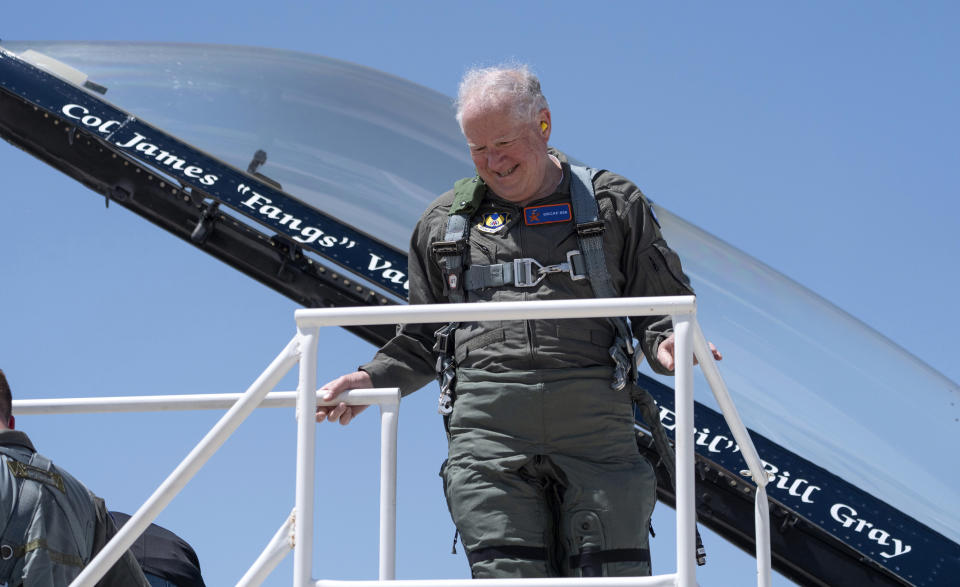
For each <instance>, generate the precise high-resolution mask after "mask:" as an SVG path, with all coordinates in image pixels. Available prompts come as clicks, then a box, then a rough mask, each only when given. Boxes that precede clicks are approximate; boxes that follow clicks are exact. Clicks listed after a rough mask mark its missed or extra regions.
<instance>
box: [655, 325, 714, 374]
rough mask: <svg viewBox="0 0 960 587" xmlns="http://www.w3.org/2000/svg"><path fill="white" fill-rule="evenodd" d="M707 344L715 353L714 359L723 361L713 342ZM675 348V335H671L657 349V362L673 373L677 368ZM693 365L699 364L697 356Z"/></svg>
mask: <svg viewBox="0 0 960 587" xmlns="http://www.w3.org/2000/svg"><path fill="white" fill-rule="evenodd" d="M707 344H708V345H709V346H710V352H712V353H713V358H714V359H716V360H718V361H722V360H723V355H721V354H720V351H718V350H717V347H715V346H714V345H713V343H712V342H708V343H707ZM675 346H676V342H675V341H674V339H673V334H671V335H670V336H668V337H667V338H666V340H664V341H663V342H661V343H660V348H658V349H657V360H658V361H660V364H661V365H663V367H664V368H665V369H667V370H668V371H673V368H674V367H675V366H676V361H675V360H674V358H673V352H674V348H675ZM693 364H694V365H696V364H697V357H696V356H694V357H693Z"/></svg>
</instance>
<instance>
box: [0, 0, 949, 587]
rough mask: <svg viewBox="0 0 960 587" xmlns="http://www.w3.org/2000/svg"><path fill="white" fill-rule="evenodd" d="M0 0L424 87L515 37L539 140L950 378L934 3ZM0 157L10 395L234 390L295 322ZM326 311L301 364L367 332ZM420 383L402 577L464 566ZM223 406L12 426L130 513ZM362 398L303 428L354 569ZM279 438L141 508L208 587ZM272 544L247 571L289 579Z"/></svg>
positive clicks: (250, 537)
mask: <svg viewBox="0 0 960 587" xmlns="http://www.w3.org/2000/svg"><path fill="white" fill-rule="evenodd" d="M2 14H3V16H2V19H0V39H4V40H124V41H164V42H190V43H217V44H228V45H254V46H262V47H270V48H278V49H288V50H294V51H302V52H306V53H311V54H316V55H323V56H327V57H332V58H336V59H342V60H346V61H350V62H353V63H358V64H362V65H365V66H368V67H372V68H374V69H378V70H381V71H384V72H387V73H390V74H392V75H396V76H399V77H402V78H406V79H408V80H411V81H413V82H416V83H418V84H421V85H424V86H426V87H429V88H431V89H434V90H437V91H440V92H443V93H445V94H448V95H452V94H453V93H454V92H455V89H456V84H457V81H458V79H459V77H460V75H462V73H463V72H464V70H465V69H466V68H467V67H469V66H472V65H485V64H492V63H498V62H501V61H504V60H519V61H523V62H527V63H529V64H531V66H532V67H533V69H534V70H535V71H536V72H537V73H538V74H539V75H540V77H541V80H542V81H543V87H544V92H545V93H546V95H547V97H548V99H549V100H550V104H551V108H552V113H553V123H554V131H553V136H552V139H551V142H552V143H553V144H554V145H556V146H558V147H559V148H561V149H563V150H565V151H567V152H570V153H572V154H574V155H576V156H577V157H579V158H581V159H583V160H586V161H589V162H591V163H596V164H597V165H600V166H603V167H605V168H608V169H611V170H615V171H617V172H619V173H621V174H623V175H625V176H627V177H629V178H631V179H633V180H634V181H635V182H636V183H637V184H638V185H639V186H640V187H641V189H643V191H644V192H645V193H646V194H647V195H648V196H650V197H651V198H652V199H654V200H655V201H656V202H657V203H659V204H660V205H662V206H664V207H666V208H668V209H669V210H671V211H672V212H673V213H675V214H677V215H679V216H681V217H683V218H685V219H686V220H688V221H690V222H692V223H694V224H696V225H698V226H700V227H701V228H703V229H705V230H706V231H708V232H710V233H712V234H713V235H715V236H717V237H719V238H720V239H722V240H724V241H726V242H727V243H730V244H731V245H733V246H734V247H736V248H739V249H741V250H743V251H745V252H746V253H748V254H749V255H752V256H754V257H755V258H757V259H759V260H760V261H762V262H763V263H766V264H768V265H770V266H771V267H773V268H775V269H777V270H778V271H780V272H782V273H784V274H785V275H787V276H789V277H790V278H792V279H794V280H796V281H798V282H800V283H801V284H803V285H805V286H806V287H808V288H810V289H811V290H813V291H814V292H816V293H818V294H820V295H822V296H823V297H825V298H826V299H828V300H830V301H831V302H833V303H835V304H836V305H837V306H839V307H840V308H842V309H844V310H846V311H847V312H849V313H851V314H852V315H853V316H855V317H856V318H858V319H860V320H862V321H863V322H865V323H866V324H868V325H870V326H871V327H872V328H874V329H876V330H877V331H878V332H879V333H881V334H882V335H884V336H886V337H888V338H890V339H891V340H893V341H895V342H896V343H897V344H899V345H901V346H902V347H903V348H904V349H906V350H907V351H908V352H910V353H912V354H914V355H916V356H917V357H919V358H920V359H921V360H923V361H925V362H926V363H928V364H929V365H930V366H932V367H933V368H934V369H936V370H938V371H940V372H941V373H943V374H944V375H945V376H946V377H948V378H949V379H951V380H952V381H954V382H956V381H960V363H958V362H957V361H956V360H955V359H954V355H955V348H956V334H955V333H956V332H957V331H958V328H960V310H958V309H957V305H956V303H955V295H954V294H955V292H956V291H957V289H958V285H960V283H958V281H960V277H958V271H957V270H956V267H957V260H956V257H957V254H958V252H960V198H958V197H957V196H958V188H957V186H958V185H960V182H958V179H960V178H958V177H957V174H958V170H960V149H958V148H957V143H956V140H957V139H956V137H958V136H960V121H958V115H957V112H956V104H958V103H960V79H958V76H960V74H958V70H957V68H956V66H955V62H956V55H958V54H960V47H958V45H960V41H958V40H957V37H956V34H955V31H956V30H957V28H958V25H960V22H958V21H960V9H957V8H956V7H955V6H954V5H952V4H951V3H948V2H925V3H916V4H906V3H901V2H886V1H878V2H869V3H867V2H862V3H853V2H851V3H842V4H838V3H831V2H808V3H803V4H802V5H793V4H791V5H786V4H779V5H772V4H771V3H760V2H742V3H723V4H717V3H695V2H678V3H670V4H669V6H666V5H663V4H662V3H652V2H599V3H592V4H590V5H589V6H588V5H587V4H585V3H573V2H565V1H554V2H532V1H531V2H501V1H489V2H483V3H466V2H364V1H355V2H275V3H271V4H265V3H250V2H239V1H234V2H220V1H216V2H204V3H199V2H181V1H178V0H170V1H167V2H164V3H161V4H156V3H130V2H123V3H121V2H108V1H93V2H85V3H82V4H81V3H73V2H59V1H53V2H46V3H43V4H42V5H39V4H35V3H26V2H19V3H10V2H7V3H5V5H4V7H3V12H2ZM0 174H2V177H3V178H4V183H3V184H2V185H3V187H2V190H3V193H2V195H0V201H2V206H0V227H2V228H0V276H2V278H0V368H3V369H4V370H5V371H6V373H7V375H8V378H9V379H10V382H11V385H12V386H13V389H14V395H15V398H21V399H26V398H45V397H78V396H98V395H156V394H169V393H230V392H240V391H243V390H244V389H246V387H247V386H248V385H249V384H250V383H251V382H252V381H253V380H254V379H255V378H256V376H257V375H258V374H259V373H260V371H261V370H262V369H263V368H264V367H265V366H266V365H267V364H268V363H269V362H270V360H271V359H272V358H273V357H274V356H275V355H276V353H278V352H279V351H280V350H281V349H282V348H283V346H284V345H285V344H286V342H287V341H288V340H289V339H290V337H292V335H293V334H294V322H293V311H294V309H296V305H295V304H294V303H292V302H290V301H289V300H287V299H285V298H283V297H281V296H280V295H279V294H276V293H274V292H272V291H270V290H268V289H266V288H265V287H263V286H261V285H259V284H257V283H255V282H254V281H252V280H250V279H249V278H247V277H245V276H243V275H241V274H239V273H238V272H236V271H234V270H232V269H230V268H229V267H226V266H225V265H223V264H221V263H219V262H218V261H216V260H214V259H212V258H208V257H206V256H205V255H203V254H201V253H199V252H198V251H196V250H195V249H193V248H192V247H190V246H188V245H186V244H184V243H182V242H180V241H179V240H177V239H175V238H173V237H171V236H169V235H167V234H166V233H163V232H162V231H160V230H157V229H156V228H154V227H153V226H151V225H150V224H149V223H147V222H146V221H145V220H143V219H141V218H139V217H136V216H135V215H133V214H131V213H129V212H127V211H125V210H123V209H122V208H119V207H117V206H112V207H110V208H109V209H104V206H103V200H102V198H101V197H99V196H97V195H96V194H94V193H93V192H90V191H89V190H86V189H85V188H83V187H81V186H80V185H79V184H77V183H76V182H74V181H73V180H71V179H69V178H67V177H66V176H63V175H61V174H60V173H59V172H56V171H54V170H52V169H51V168H49V167H47V166H46V165H45V164H43V163H40V162H39V161H37V160H35V159H33V158H32V157H30V156H28V155H26V154H25V153H23V152H21V151H19V150H17V149H15V148H13V147H11V146H9V145H6V144H4V145H0ZM708 334H709V333H708ZM324 336H325V338H324V340H323V341H322V342H321V344H322V345H323V347H324V350H323V351H322V353H321V360H322V362H323V365H322V366H321V373H320V378H321V379H322V380H326V379H324V377H325V375H326V376H327V377H326V378H327V379H332V378H333V377H335V376H336V375H338V374H340V373H341V372H343V371H347V370H352V369H353V368H354V367H355V366H356V365H358V364H360V363H362V362H365V361H366V360H367V359H368V358H369V356H370V354H371V353H372V351H373V349H372V348H371V347H370V346H369V345H367V344H366V343H364V342H362V341H360V340H359V339H357V338H355V337H353V336H352V335H349V334H347V333H344V332H331V333H326V334H325V335H324ZM726 360H728V361H729V360H735V357H727V359H726ZM811 368H815V366H811ZM293 386H294V382H293V379H292V378H288V379H287V380H285V382H284V385H282V386H281V387H282V388H283V389H293ZM905 393H908V390H905ZM435 401H436V398H435V395H434V393H433V392H432V391H431V390H429V389H427V390H424V391H422V392H420V393H417V394H414V395H413V396H410V397H409V398H408V399H405V400H404V404H403V407H402V410H401V420H400V435H401V438H400V480H399V498H398V499H399V503H400V509H399V519H398V524H399V543H400V546H399V556H398V567H397V572H398V577H399V578H418V577H419V578H459V577H466V576H467V575H468V571H467V568H466V562H465V560H464V558H463V554H462V549H460V548H459V547H458V552H459V553H460V554H458V555H457V556H453V555H450V554H449V551H450V544H451V542H452V538H453V526H452V524H451V523H450V521H449V516H448V514H447V511H446V506H445V504H444V503H443V498H442V493H441V489H440V482H439V478H438V477H437V471H438V469H439V466H440V462H441V461H442V459H443V456H444V453H445V445H444V437H443V432H442V426H441V424H440V421H439V419H438V418H437V417H436V416H435ZM220 415H221V413H220V412H198V413H160V414H125V415H97V416H47V417H42V418H41V417H23V418H21V419H20V420H19V421H18V424H19V428H21V429H23V430H25V431H27V432H28V433H29V434H30V435H31V437H32V438H33V440H34V442H35V443H36V444H37V446H38V448H39V450H40V451H41V452H44V453H45V454H47V455H48V456H51V457H52V458H54V459H55V460H56V462H57V463H58V464H60V465H62V466H64V467H65V468H66V469H67V470H69V471H71V472H72V473H74V474H75V475H76V476H77V477H79V478H81V479H82V480H83V481H84V482H85V483H87V485H88V486H90V487H91V488H92V489H93V490H94V491H95V492H96V493H98V494H100V495H102V496H103V497H105V498H106V499H107V502H108V504H109V505H110V507H111V508H113V509H119V510H123V511H127V512H131V513H132V512H133V511H135V510H136V509H137V507H138V506H139V505H140V504H141V503H142V502H143V501H144V500H145V499H146V498H147V497H148V496H149V495H150V493H152V491H153V490H154V489H155V488H156V487H157V486H158V485H159V484H160V482H161V481H162V480H163V479H164V478H165V477H166V476H167V475H168V474H169V473H170V472H171V471H172V470H173V469H174V467H175V466H176V465H177V463H179V461H180V460H181V459H182V458H183V457H184V456H185V455H186V454H187V453H188V452H189V450H190V449H191V448H192V447H193V445H194V444H195V443H196V442H197V441H198V440H199V439H200V438H201V437H202V436H203V435H204V434H205V433H206V431H207V430H208V429H209V428H210V427H211V426H212V425H213V424H214V423H215V422H216V420H217V419H218V418H219V416H220ZM372 415H373V414H372V412H368V413H367V414H364V416H363V417H362V418H361V419H360V420H358V421H357V422H356V423H354V424H353V425H351V426H350V427H348V428H346V429H339V428H327V427H322V428H321V431H320V434H319V438H318V447H319V450H320V451H321V452H320V453H319V454H320V455H321V457H320V459H321V460H320V472H319V476H318V481H317V487H318V494H319V497H318V500H319V501H318V504H319V511H318V516H317V523H318V525H319V526H320V527H321V528H320V532H319V534H318V538H317V540H316V551H315V560H316V567H315V571H314V574H315V576H317V577H324V578H374V577H375V576H376V570H375V565H376V539H377V538H376V536H377V531H376V525H377V519H376V517H377V507H376V495H377V488H376V477H377V463H378V458H377V442H378V439H377V425H376V418H375V417H372ZM748 425H749V422H748ZM955 440H956V439H953V441H955ZM944 441H945V442H949V441H951V439H944ZM294 449H295V422H294V418H293V414H292V410H282V409H272V410H260V411H258V412H257V413H256V414H255V415H254V416H252V417H251V418H250V419H249V420H248V421H247V423H246V424H245V425H244V426H242V427H241V428H240V430H239V431H238V433H237V434H236V435H235V436H234V437H233V438H231V439H230V440H229V441H228V442H227V443H226V445H225V446H224V448H223V449H222V450H221V452H220V453H218V454H217V455H216V456H215V457H214V458H213V459H212V460H211V461H210V463H209V465H208V467H207V468H205V469H204V470H203V471H202V472H201V473H199V474H198V475H197V477H196V478H195V479H194V481H192V482H191V483H190V484H189V485H188V486H187V488H186V489H185V490H184V492H183V493H182V494H181V495H180V496H179V497H178V498H177V499H176V500H174V502H173V503H172V504H171V506H170V507H169V508H168V509H167V510H166V511H165V512H164V513H163V514H162V515H161V516H160V518H159V519H158V522H159V523H161V524H162V525H164V526H166V527H169V528H170V529H172V530H174V531H176V532H178V533H180V534H181V535H182V536H183V537H184V538H186V539H187V540H188V541H189V542H191V544H193V545H194V547H195V548H196V550H197V552H198V554H199V556H200V559H201V563H202V565H203V569H204V575H205V577H206V579H207V584H208V585H229V584H232V583H233V582H235V581H236V580H237V579H239V577H240V576H241V575H242V573H243V572H244V570H245V569H246V568H247V566H248V565H249V564H250V563H251V562H252V561H253V560H254V559H255V558H256V556H257V555H258V554H259V552H260V550H261V549H262V548H263V546H264V545H265V544H266V543H267V541H268V540H269V538H270V537H271V536H272V535H273V533H274V531H275V530H276V528H278V527H279V526H280V524H281V523H282V522H283V520H284V518H285V517H286V515H287V514H288V513H289V511H290V509H291V508H292V506H293V470H294V469H293V466H294V455H295V453H294ZM672 525H673V514H672V511H671V510H669V508H666V507H663V506H660V507H658V512H657V513H656V514H655V519H654V526H655V528H656V530H657V537H656V538H655V539H654V540H653V543H652V548H653V551H654V569H655V571H656V570H664V571H666V570H669V569H670V568H672V565H673V562H672V560H673V556H674V554H673V537H672V528H671V527H672ZM707 548H708V554H709V555H710V564H708V566H707V567H705V568H704V569H701V570H700V572H699V575H698V576H699V578H700V583H701V584H702V585H727V584H732V582H731V581H730V580H729V577H731V576H733V574H734V573H738V574H739V576H740V577H742V578H743V579H742V580H737V581H735V584H749V582H751V581H752V580H753V579H752V577H753V568H754V563H753V561H752V559H750V558H749V557H748V556H746V555H742V554H739V553H738V552H737V551H734V550H733V549H732V548H729V547H726V546H724V545H723V544H722V541H721V539H719V538H717V537H715V536H713V537H712V540H711V537H708V538H707ZM291 561H292V557H288V559H287V560H286V561H285V562H284V563H283V564H282V565H281V566H280V567H278V569H277V571H275V573H274V575H273V576H272V577H271V578H270V579H269V580H268V581H267V582H266V583H265V584H267V585H285V584H288V583H289V578H290V572H291V566H290V565H291ZM777 581H778V582H777V584H789V582H786V581H785V580H783V579H778V580H777Z"/></svg>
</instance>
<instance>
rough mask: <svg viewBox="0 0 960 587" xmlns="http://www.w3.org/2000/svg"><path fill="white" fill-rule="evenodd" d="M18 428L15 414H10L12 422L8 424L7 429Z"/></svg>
mask: <svg viewBox="0 0 960 587" xmlns="http://www.w3.org/2000/svg"><path fill="white" fill-rule="evenodd" d="M16 426H17V422H16V418H14V417H13V414H10V422H8V423H7V428H9V429H10V430H13V429H14V428H16Z"/></svg>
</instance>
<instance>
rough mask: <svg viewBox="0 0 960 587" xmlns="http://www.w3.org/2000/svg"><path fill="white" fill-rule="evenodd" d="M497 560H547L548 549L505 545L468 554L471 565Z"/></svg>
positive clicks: (488, 547)
mask: <svg viewBox="0 0 960 587" xmlns="http://www.w3.org/2000/svg"><path fill="white" fill-rule="evenodd" d="M497 558H523V559H529V560H540V561H542V560H547V549H546V548H543V547H541V546H519V545H516V544H503V545H500V546H487V547H485V548H478V549H476V550H474V551H472V552H468V553H467V560H469V561H470V564H471V565H475V564H477V563H479V562H483V561H489V560H493V559H497Z"/></svg>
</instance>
